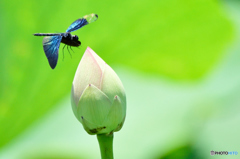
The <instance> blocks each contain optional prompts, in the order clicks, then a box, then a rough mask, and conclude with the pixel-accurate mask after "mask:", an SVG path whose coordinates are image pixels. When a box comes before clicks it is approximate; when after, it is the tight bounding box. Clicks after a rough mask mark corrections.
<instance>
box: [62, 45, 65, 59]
mask: <svg viewBox="0 0 240 159" xmlns="http://www.w3.org/2000/svg"><path fill="white" fill-rule="evenodd" d="M65 46H66V45H64V46H63V48H62V51H63V59H64V48H65ZM63 59H62V60H63Z"/></svg>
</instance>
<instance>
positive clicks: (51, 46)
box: [43, 35, 62, 69]
mask: <svg viewBox="0 0 240 159" xmlns="http://www.w3.org/2000/svg"><path fill="white" fill-rule="evenodd" d="M61 40H62V36H60V35H59V36H46V37H44V38H43V49H44V52H45V55H46V56H47V59H48V62H49V65H50V66H51V68H52V69H54V68H55V67H56V65H57V61H58V50H59V46H60V43H61Z"/></svg>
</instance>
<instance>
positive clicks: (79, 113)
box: [71, 47, 126, 134]
mask: <svg viewBox="0 0 240 159" xmlns="http://www.w3.org/2000/svg"><path fill="white" fill-rule="evenodd" d="M71 102H72V109H73V112H74V115H75V116H76V118H77V119H78V120H79V121H80V122H81V123H82V125H83V127H84V129H85V130H86V131H87V132H88V133H89V134H110V133H113V132H116V131H119V130H120V129H121V128H122V125H123V123H124V120H125V116H126V96H125V91H124V88H123V85H122V82H121V81H120V79H119V77H118V76H117V74H116V73H115V72H114V71H113V69H112V68H111V67H110V66H109V65H107V64H106V63H105V62H104V61H103V60H102V59H101V58H100V57H99V56H98V55H97V54H96V53H95V52H94V51H93V50H92V49H91V48H89V47H88V48H87V50H86V51H85V53H84V55H83V57H82V59H81V61H80V63H79V65H78V68H77V71H76V73H75V77H74V80H73V84H72V91H71Z"/></svg>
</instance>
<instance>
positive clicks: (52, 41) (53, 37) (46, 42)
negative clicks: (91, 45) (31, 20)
mask: <svg viewBox="0 0 240 159" xmlns="http://www.w3.org/2000/svg"><path fill="white" fill-rule="evenodd" d="M97 19H98V15H97V14H94V13H92V14H89V15H85V16H84V17H82V18H80V19H77V20H76V21H74V22H73V23H72V24H71V25H70V26H69V27H68V29H67V30H66V32H65V33H36V34H33V35H35V36H46V37H44V38H43V50H44V52H45V55H46V56H47V59H48V62H49V65H50V66H51V68H52V69H54V68H55V67H56V65H57V61H58V50H59V46H60V43H64V44H65V45H64V47H65V46H66V45H67V46H70V48H71V46H74V47H78V46H80V45H81V42H80V41H79V40H78V36H77V35H71V32H73V31H76V30H78V29H80V28H81V27H83V26H85V25H87V24H89V23H92V22H94V21H96V20H97ZM64 47H63V48H64Z"/></svg>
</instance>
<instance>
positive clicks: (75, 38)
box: [72, 35, 81, 46]
mask: <svg viewBox="0 0 240 159" xmlns="http://www.w3.org/2000/svg"><path fill="white" fill-rule="evenodd" d="M72 40H73V41H74V42H75V43H76V44H77V46H80V45H81V42H80V41H78V36H77V35H73V36H72Z"/></svg>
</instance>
